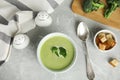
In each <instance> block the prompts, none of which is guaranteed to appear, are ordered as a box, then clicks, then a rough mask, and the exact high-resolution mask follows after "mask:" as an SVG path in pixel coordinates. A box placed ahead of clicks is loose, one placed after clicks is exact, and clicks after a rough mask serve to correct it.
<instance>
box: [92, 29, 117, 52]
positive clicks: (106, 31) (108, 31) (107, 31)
mask: <svg viewBox="0 0 120 80" xmlns="http://www.w3.org/2000/svg"><path fill="white" fill-rule="evenodd" d="M101 32H104V33H110V34H112V36H113V38H114V39H115V42H116V44H117V39H116V36H115V34H114V33H113V32H112V31H110V30H100V31H98V32H97V33H96V34H95V36H94V45H95V47H96V48H97V49H98V50H99V51H101V52H108V51H112V50H113V49H114V48H115V46H116V44H115V45H114V46H113V47H112V48H111V49H108V50H101V49H99V47H98V46H97V44H96V37H97V35H98V34H99V33H101Z"/></svg>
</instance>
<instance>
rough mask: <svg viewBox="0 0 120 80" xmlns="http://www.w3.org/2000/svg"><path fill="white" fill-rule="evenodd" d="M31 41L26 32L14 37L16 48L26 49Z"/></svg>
mask: <svg viewBox="0 0 120 80" xmlns="http://www.w3.org/2000/svg"><path fill="white" fill-rule="evenodd" d="M29 43H30V39H29V37H28V36H27V35H25V34H18V35H16V36H15V37H14V40H13V47H14V48H16V49H24V48H26V47H27V46H28V44H29Z"/></svg>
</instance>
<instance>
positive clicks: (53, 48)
mask: <svg viewBox="0 0 120 80" xmlns="http://www.w3.org/2000/svg"><path fill="white" fill-rule="evenodd" d="M51 51H52V53H54V54H56V55H57V56H58V57H59V53H58V48H57V47H55V46H53V47H52V48H51Z"/></svg>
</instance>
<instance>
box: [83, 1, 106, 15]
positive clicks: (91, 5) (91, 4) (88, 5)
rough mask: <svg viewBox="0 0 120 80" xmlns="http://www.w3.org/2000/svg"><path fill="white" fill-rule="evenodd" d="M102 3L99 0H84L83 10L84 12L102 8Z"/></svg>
mask: <svg viewBox="0 0 120 80" xmlns="http://www.w3.org/2000/svg"><path fill="white" fill-rule="evenodd" d="M103 7H104V4H103V3H101V2H100V1H99V0H84V2H83V11H84V12H86V13H89V12H92V11H97V10H98V9H100V8H103Z"/></svg>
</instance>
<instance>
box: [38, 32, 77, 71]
mask: <svg viewBox="0 0 120 80" xmlns="http://www.w3.org/2000/svg"><path fill="white" fill-rule="evenodd" d="M55 36H62V37H65V38H66V39H68V40H69V41H70V42H71V43H72V44H73V47H74V51H75V53H74V58H73V60H72V62H71V64H70V65H69V66H68V67H66V68H65V69H63V70H59V71H55V70H51V69H48V68H47V67H46V66H45V65H44V64H43V63H42V60H41V58H40V51H41V48H42V45H43V44H44V42H45V41H46V40H48V39H49V38H51V37H55ZM76 49H77V48H76V47H75V42H74V41H73V40H72V39H71V38H70V37H68V36H67V35H65V34H63V33H58V32H55V33H50V34H48V35H46V36H45V37H44V38H43V39H42V40H41V41H40V42H39V45H38V47H37V59H38V62H39V63H40V65H41V66H42V68H44V69H45V70H46V71H48V72H52V73H58V72H59V73H61V72H66V71H68V70H69V69H70V68H72V66H73V65H74V64H75V61H76V55H77V54H76V51H77V50H76Z"/></svg>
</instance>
